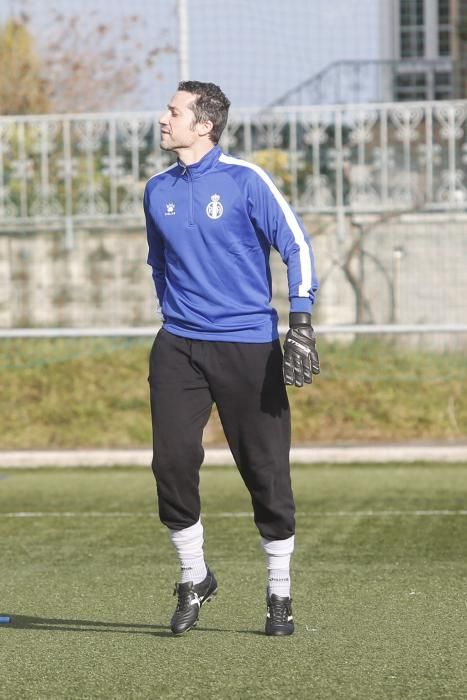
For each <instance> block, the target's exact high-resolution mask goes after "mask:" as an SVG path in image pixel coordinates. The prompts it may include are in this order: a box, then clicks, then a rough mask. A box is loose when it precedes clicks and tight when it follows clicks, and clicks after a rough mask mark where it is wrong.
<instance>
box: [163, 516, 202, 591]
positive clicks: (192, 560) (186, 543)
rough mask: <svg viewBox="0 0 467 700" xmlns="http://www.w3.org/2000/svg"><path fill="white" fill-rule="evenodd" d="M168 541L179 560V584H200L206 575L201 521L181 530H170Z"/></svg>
mask: <svg viewBox="0 0 467 700" xmlns="http://www.w3.org/2000/svg"><path fill="white" fill-rule="evenodd" d="M169 535H170V539H171V541H172V544H173V546H174V547H175V549H176V551H177V554H178V558H179V559H180V569H181V572H182V578H181V583H186V582H187V581H193V584H197V583H201V581H204V579H205V578H206V575H207V569H206V564H205V561H204V552H203V544H204V537H203V526H202V524H201V520H198V522H197V523H195V524H194V525H191V526H190V527H186V528H184V529H183V530H170V529H169Z"/></svg>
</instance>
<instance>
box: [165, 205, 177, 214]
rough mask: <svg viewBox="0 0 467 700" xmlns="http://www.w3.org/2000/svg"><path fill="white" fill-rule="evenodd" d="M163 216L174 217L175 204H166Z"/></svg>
mask: <svg viewBox="0 0 467 700" xmlns="http://www.w3.org/2000/svg"><path fill="white" fill-rule="evenodd" d="M165 215H166V216H175V203H174V202H168V203H167V204H166V205H165Z"/></svg>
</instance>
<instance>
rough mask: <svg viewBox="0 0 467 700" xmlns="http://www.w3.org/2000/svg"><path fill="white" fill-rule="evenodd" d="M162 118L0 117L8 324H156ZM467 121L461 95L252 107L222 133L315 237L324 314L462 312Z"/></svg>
mask: <svg viewBox="0 0 467 700" xmlns="http://www.w3.org/2000/svg"><path fill="white" fill-rule="evenodd" d="M158 118H159V115H158V114H156V113H141V114H139V113H127V114H78V115H50V116H39V117H38V116H35V117H31V116H28V117H0V326H3V327H6V328H12V327H21V326H62V327H63V326H75V327H85V326H112V325H114V326H118V325H124V326H128V325H144V324H147V323H151V320H152V319H153V317H154V300H153V295H152V291H151V286H152V285H151V282H150V278H149V275H148V274H145V273H146V269H145V268H146V266H145V257H146V251H145V238H144V221H143V215H142V204H141V203H142V195H143V190H144V186H145V182H146V180H147V179H148V177H150V176H151V175H152V174H154V173H155V172H157V171H160V170H162V169H163V168H165V167H166V166H167V165H169V164H170V162H172V155H171V154H167V153H164V152H162V151H161V150H160V148H159V126H158ZM466 128H467V101H465V100H464V101H456V102H447V101H443V102H420V103H388V104H380V105H374V104H367V105H361V104H360V105H354V106H326V107H316V108H308V107H306V108H305V107H303V108H299V107H296V108H293V107H287V108H276V109H273V110H270V111H267V112H260V111H258V110H242V111H234V112H233V113H232V114H231V117H230V120H229V124H228V127H227V129H226V131H225V133H224V136H223V139H222V144H221V145H222V146H223V147H224V149H225V150H226V151H228V152H230V153H232V154H234V155H237V156H239V157H243V158H246V159H248V160H252V161H255V162H256V163H258V164H259V165H261V166H262V167H264V168H266V169H267V170H268V171H269V172H271V173H272V175H273V176H274V178H275V180H276V182H277V184H278V185H279V186H280V187H281V188H282V190H283V191H284V192H285V193H286V195H287V197H288V198H289V200H290V202H291V203H292V205H293V206H294V207H295V208H296V209H297V210H298V211H299V212H300V213H301V214H302V216H303V217H304V218H305V222H306V224H307V226H308V228H309V230H310V232H311V233H312V234H314V238H313V244H314V248H315V251H316V256H317V260H318V272H319V277H320V279H321V292H320V297H319V299H320V302H319V308H318V313H319V322H320V323H324V324H331V325H335V324H353V323H360V324H364V323H370V324H386V323H391V324H430V323H433V324H438V325H439V324H442V323H444V324H462V323H465V320H466V318H467V282H466V280H465V269H466V267H467V264H466V263H467V236H466V225H467V177H466V175H467V143H466V137H465V132H466ZM278 263H279V265H280V261H274V265H278ZM276 272H277V269H276ZM275 278H276V279H277V278H278V274H276V275H275ZM282 278H283V279H282ZM281 279H282V282H281V283H280V284H278V285H277V287H276V289H275V292H274V293H275V299H276V305H277V306H278V308H279V310H280V311H285V308H286V306H287V290H286V284H285V276H284V275H282V277H281Z"/></svg>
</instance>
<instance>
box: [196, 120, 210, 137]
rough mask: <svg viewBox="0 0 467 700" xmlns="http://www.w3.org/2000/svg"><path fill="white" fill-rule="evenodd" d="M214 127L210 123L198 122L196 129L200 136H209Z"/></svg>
mask: <svg viewBox="0 0 467 700" xmlns="http://www.w3.org/2000/svg"><path fill="white" fill-rule="evenodd" d="M213 126H214V124H213V123H212V122H210V121H207V122H198V124H197V125H196V128H197V130H198V134H199V135H200V136H207V135H208V134H209V133H210V132H211V131H212V128H213Z"/></svg>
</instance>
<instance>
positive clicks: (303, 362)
mask: <svg viewBox="0 0 467 700" xmlns="http://www.w3.org/2000/svg"><path fill="white" fill-rule="evenodd" d="M289 326H290V329H289V331H288V332H287V335H286V337H285V342H284V361H283V372H284V382H285V384H287V385H294V384H295V386H303V384H311V382H312V381H313V374H319V357H318V352H317V350H316V336H315V332H314V330H313V326H312V325H311V315H310V314H308V313H302V312H300V311H292V312H291V313H290V314H289Z"/></svg>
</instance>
